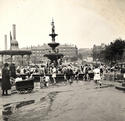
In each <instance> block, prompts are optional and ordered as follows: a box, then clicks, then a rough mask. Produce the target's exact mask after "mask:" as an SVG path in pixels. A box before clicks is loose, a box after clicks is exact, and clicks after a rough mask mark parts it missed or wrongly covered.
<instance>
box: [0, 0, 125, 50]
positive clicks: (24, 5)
mask: <svg viewBox="0 0 125 121" xmlns="http://www.w3.org/2000/svg"><path fill="white" fill-rule="evenodd" d="M52 18H53V19H54V22H55V29H56V30H55V31H56V33H57V34H58V36H57V37H56V42H59V43H60V44H73V45H76V46H77V47H78V48H92V47H93V45H94V44H96V45H100V44H101V43H105V44H109V43H110V42H111V41H113V40H115V39H116V38H122V39H125V0H0V49H5V44H4V43H5V42H4V35H5V34H7V36H8V49H9V41H10V40H9V33H10V31H12V24H16V39H17V41H18V42H19V47H20V48H22V47H27V46H31V45H35V46H37V45H43V44H44V43H49V42H51V38H50V37H49V34H50V33H51V21H52Z"/></svg>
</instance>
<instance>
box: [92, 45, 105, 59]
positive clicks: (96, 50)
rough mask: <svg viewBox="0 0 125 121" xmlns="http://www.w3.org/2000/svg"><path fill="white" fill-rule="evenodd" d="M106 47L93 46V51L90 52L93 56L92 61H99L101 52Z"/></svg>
mask: <svg viewBox="0 0 125 121" xmlns="http://www.w3.org/2000/svg"><path fill="white" fill-rule="evenodd" d="M105 47H106V45H105V44H103V43H102V44H101V45H94V46H93V50H92V54H93V61H97V60H99V61H101V53H100V52H101V51H103V50H104V49H105Z"/></svg>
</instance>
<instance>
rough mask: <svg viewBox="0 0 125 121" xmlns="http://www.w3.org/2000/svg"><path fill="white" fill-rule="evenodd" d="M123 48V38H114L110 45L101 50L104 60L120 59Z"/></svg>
mask: <svg viewBox="0 0 125 121" xmlns="http://www.w3.org/2000/svg"><path fill="white" fill-rule="evenodd" d="M124 50H125V41H124V40H122V39H116V40H115V41H114V42H111V43H110V45H108V46H106V48H105V50H104V51H103V52H102V53H103V55H104V56H103V57H104V60H105V62H108V63H109V62H110V63H112V62H114V63H117V62H118V61H120V60H121V59H122V57H123V53H124Z"/></svg>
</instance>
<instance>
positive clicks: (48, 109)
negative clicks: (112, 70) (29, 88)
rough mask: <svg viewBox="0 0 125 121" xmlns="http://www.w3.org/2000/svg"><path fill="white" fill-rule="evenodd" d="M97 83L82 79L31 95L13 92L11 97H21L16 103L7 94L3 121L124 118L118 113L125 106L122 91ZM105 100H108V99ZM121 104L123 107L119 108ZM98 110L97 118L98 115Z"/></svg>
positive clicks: (121, 120) (70, 120) (121, 119)
mask: <svg viewBox="0 0 125 121" xmlns="http://www.w3.org/2000/svg"><path fill="white" fill-rule="evenodd" d="M96 86H97V85H96V84H95V83H92V82H79V83H73V85H65V86H64V85H59V86H55V87H54V86H53V87H50V88H46V89H37V90H34V91H33V92H32V93H31V94H21V95H19V94H15V95H13V97H11V99H15V97H17V96H19V99H18V101H17V100H16V102H15V100H11V101H9V100H10V98H6V97H5V98H3V100H5V101H6V102H7V101H9V102H10V103H7V104H6V102H5V103H4V104H5V105H3V112H2V114H3V120H4V121H62V120H65V121H77V120H79V121H80V120H81V121H82V120H83V119H84V120H89V121H100V119H101V121H106V120H109V119H111V117H115V118H116V119H117V120H115V121H119V120H120V121H124V120H123V119H124V115H123V113H124V112H123V111H122V112H120V113H119V112H117V110H120V111H121V109H124V107H125V106H124V101H125V98H124V97H123V93H122V92H119V91H117V90H115V88H114V87H113V86H114V85H113V84H111V83H108V84H104V85H103V86H102V87H101V88H100V87H96ZM17 98H18V97H17ZM106 99H108V101H105V100H106ZM119 99H121V100H119ZM21 100H22V101H21ZM11 102H13V103H11ZM114 104H115V105H114ZM119 106H121V109H119V108H118V107H119ZM112 111H113V113H112ZM95 113H96V115H98V118H97V117H95ZM76 115H78V116H76ZM71 116H72V117H71ZM119 117H120V118H119ZM105 118H106V120H105ZM97 119H98V120H97ZM110 121H112V120H110Z"/></svg>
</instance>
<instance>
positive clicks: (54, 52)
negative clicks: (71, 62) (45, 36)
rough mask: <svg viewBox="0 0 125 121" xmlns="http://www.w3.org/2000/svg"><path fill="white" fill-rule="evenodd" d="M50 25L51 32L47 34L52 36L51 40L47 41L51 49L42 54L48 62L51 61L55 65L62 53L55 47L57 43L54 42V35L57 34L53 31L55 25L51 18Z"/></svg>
mask: <svg viewBox="0 0 125 121" xmlns="http://www.w3.org/2000/svg"><path fill="white" fill-rule="evenodd" d="M51 25H52V33H51V34H49V36H51V37H52V42H50V43H48V45H49V47H51V51H49V53H47V54H45V55H44V56H45V57H47V58H48V59H49V60H50V64H52V63H53V64H54V65H55V66H56V67H57V66H58V65H59V64H58V59H61V58H62V57H63V54H61V53H59V50H58V49H56V47H58V46H59V43H57V42H55V37H56V36H58V34H56V33H55V25H54V21H53V20H52V23H51Z"/></svg>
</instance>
